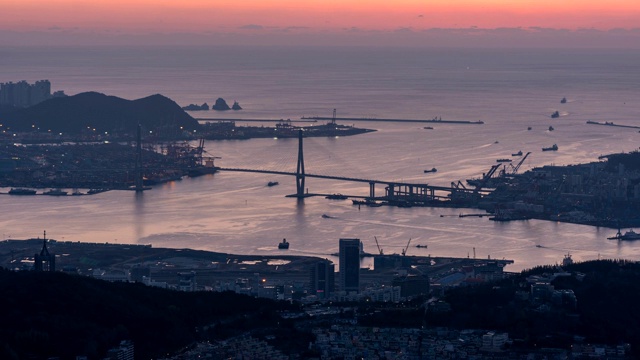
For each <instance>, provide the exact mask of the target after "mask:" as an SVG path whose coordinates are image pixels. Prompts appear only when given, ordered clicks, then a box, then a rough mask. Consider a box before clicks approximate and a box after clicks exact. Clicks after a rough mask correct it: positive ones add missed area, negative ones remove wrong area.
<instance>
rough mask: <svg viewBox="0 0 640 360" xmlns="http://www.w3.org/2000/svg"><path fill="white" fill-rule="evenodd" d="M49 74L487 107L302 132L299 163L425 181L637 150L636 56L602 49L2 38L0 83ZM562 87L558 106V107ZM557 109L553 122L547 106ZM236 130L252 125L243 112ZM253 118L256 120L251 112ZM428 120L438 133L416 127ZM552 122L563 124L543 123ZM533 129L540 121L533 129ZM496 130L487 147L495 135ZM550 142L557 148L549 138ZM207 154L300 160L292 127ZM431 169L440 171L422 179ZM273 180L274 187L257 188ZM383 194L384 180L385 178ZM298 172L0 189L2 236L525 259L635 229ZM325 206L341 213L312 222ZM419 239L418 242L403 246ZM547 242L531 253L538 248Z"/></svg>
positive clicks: (94, 82)
mask: <svg viewBox="0 0 640 360" xmlns="http://www.w3.org/2000/svg"><path fill="white" fill-rule="evenodd" d="M39 79H49V80H50V81H51V82H52V90H65V92H66V93H67V94H70V95H73V94H77V93H79V92H84V91H98V92H102V93H105V94H108V95H114V96H119V97H123V98H127V99H136V98H140V97H145V96H148V95H151V94H155V93H160V94H163V95H165V96H168V97H170V98H172V99H173V100H175V101H176V102H177V103H178V104H180V105H182V106H184V105H187V104H189V103H198V104H201V103H203V102H207V103H209V104H210V105H211V104H212V103H214V102H215V99H216V98H218V97H223V98H225V99H226V100H227V102H229V103H231V102H233V101H234V100H237V101H239V102H240V105H241V106H242V107H243V108H244V110H242V111H240V112H225V113H219V112H214V111H209V112H195V113H193V114H192V115H193V116H194V117H198V118H212V119H213V118H228V117H233V118H247V119H248V118H262V119H281V118H283V119H287V118H290V119H292V120H293V119H298V118H300V117H301V116H314V115H318V116H331V112H332V110H333V109H334V108H336V109H337V113H338V116H339V117H377V118H412V119H430V118H433V117H434V116H438V117H442V119H444V120H482V121H484V122H485V124H484V125H455V124H435V125H434V124H410V123H379V122H358V123H356V124H355V125H356V126H360V127H368V128H374V129H377V130H378V131H377V132H374V133H370V134H365V135H359V136H354V137H344V138H312V139H305V149H304V151H305V165H306V170H307V172H309V173H319V174H331V175H338V176H357V177H364V178H377V179H383V180H402V181H415V182H428V183H429V184H433V185H444V186H448V185H449V184H450V183H451V182H452V181H458V180H462V181H463V182H464V179H466V178H470V177H477V176H480V175H481V174H482V173H483V172H486V171H487V170H488V169H489V167H490V166H491V165H492V164H494V163H495V159H497V158H503V157H510V155H511V153H514V152H517V151H519V150H522V151H523V152H527V151H531V152H532V154H531V155H530V156H529V158H528V159H527V161H526V162H525V163H524V165H523V166H522V168H521V171H524V170H527V169H531V168H532V167H535V166H542V165H546V164H556V165H566V164H574V163H581V162H590V161H597V157H598V156H599V155H601V154H608V153H613V152H628V151H632V150H635V149H638V146H639V144H640V141H639V140H640V134H639V133H638V132H637V131H636V130H633V129H625V128H616V127H604V126H595V125H587V124H586V121H587V120H594V121H602V122H604V121H613V122H615V123H617V124H624V125H639V126H640V52H638V51H635V52H634V51H625V50H620V51H612V50H607V51H606V52H605V51H602V52H599V51H597V50H557V49H556V50H468V49H467V50H456V49H435V50H433V49H427V50H410V49H372V48H361V49H352V48H307V49H292V48H266V47H265V48H232V47H221V48H205V49H197V48H149V49H144V48H142V49H140V48H135V49H134V48H107V49H105V48H102V49H98V48H96V49H87V48H82V49H79V48H68V49H59V48H56V49H25V48H22V49H21V48H2V49H0V82H8V81H19V80H27V81H29V82H33V81H35V80H39ZM562 97H566V98H567V99H568V102H567V103H566V104H560V99H561V98H562ZM555 110H558V111H560V114H561V116H560V118H558V119H551V118H550V114H551V113H552V112H553V111H555ZM237 124H238V125H244V124H247V123H245V122H242V121H238V122H237ZM251 124H255V123H251ZM426 125H432V126H433V127H434V129H433V130H425V129H423V126H426ZM550 125H552V126H553V127H554V128H555V131H552V132H550V131H548V130H547V129H548V127H549V126H550ZM528 126H531V127H532V130H531V131H527V127H528ZM496 141H497V143H496ZM554 143H556V144H558V146H559V151H557V152H542V151H541V148H542V147H545V146H550V145H552V144H554ZM206 150H207V151H208V152H209V153H210V154H212V155H215V156H220V157H222V159H219V160H217V165H220V166H225V167H252V168H260V169H272V170H281V171H293V170H295V166H296V155H297V140H295V139H279V140H276V139H254V140H245V141H217V142H214V141H211V142H208V143H207V144H206ZM432 167H436V168H437V169H438V172H437V173H432V174H424V173H423V170H424V169H431V168H432ZM268 181H279V182H280V185H279V186H274V187H267V186H266V184H267V182H268ZM307 187H308V188H309V191H310V192H320V193H344V194H351V195H366V194H368V186H367V185H365V184H359V183H345V182H339V181H328V180H318V179H307ZM377 190H378V191H379V192H382V191H383V189H382V188H379V189H377ZM294 192H295V180H294V178H293V177H286V176H276V175H273V176H270V175H265V174H249V173H226V172H223V173H217V174H215V175H210V176H204V177H200V178H195V179H188V178H185V179H183V180H182V181H177V182H172V183H168V184H164V185H161V186H157V187H155V188H154V189H153V190H151V191H147V192H145V193H144V194H135V193H133V192H126V191H112V192H107V193H102V194H98V195H94V196H83V197H71V196H70V197H68V198H59V197H44V196H37V197H14V196H2V197H1V198H0V201H2V207H1V208H0V228H1V230H2V235H3V238H14V239H15V238H30V237H37V236H39V235H41V234H42V231H43V230H47V234H49V236H50V237H52V238H55V239H58V240H72V241H89V242H116V243H140V244H149V243H150V244H153V246H156V247H174V248H187V247H188V248H196V249H205V250H212V251H223V252H231V253H239V254H274V253H281V252H279V251H278V250H277V243H278V242H279V241H281V239H282V238H287V240H288V241H289V242H290V243H291V248H290V250H288V253H290V254H304V255H307V254H312V255H318V256H324V255H327V254H330V253H333V252H336V251H337V248H338V239H339V238H340V237H357V238H360V239H361V240H363V242H364V245H365V251H368V252H372V253H374V252H376V249H375V242H374V236H377V238H378V240H379V241H380V243H381V245H382V247H383V248H384V249H385V253H394V252H395V253H400V251H401V249H402V248H403V247H404V246H405V245H406V243H407V241H408V240H409V238H411V239H412V240H411V244H412V246H411V247H410V248H409V251H408V254H409V255H427V254H431V255H433V256H459V257H464V256H467V255H470V256H473V249H474V248H475V252H476V255H477V257H488V256H491V258H500V259H501V258H507V259H513V260H515V264H513V265H510V266H509V267H508V268H507V269H508V270H512V271H517V270H521V269H525V268H530V267H533V266H535V265H540V264H554V263H556V262H559V261H561V260H562V257H563V255H564V254H567V253H571V255H572V257H573V258H574V259H575V260H589V259H596V258H598V257H600V258H625V259H632V260H640V242H625V243H618V242H615V241H610V240H607V239H606V237H607V236H611V235H613V234H614V233H615V230H614V229H607V228H596V227H590V226H583V225H573V224H564V223H555V222H547V221H538V220H529V221H514V222H508V223H496V222H493V221H489V220H488V219H487V218H486V217H483V218H474V217H468V218H459V217H457V216H444V217H441V216H440V215H457V214H459V213H461V212H464V213H471V212H478V211H477V210H469V209H440V208H394V207H381V208H366V207H362V208H361V209H358V208H357V207H355V206H353V205H351V201H335V200H326V199H324V198H309V199H305V200H304V201H303V202H297V201H296V200H295V199H291V198H285V197H284V196H285V195H287V194H291V193H294ZM323 214H327V215H330V216H332V217H334V218H333V219H326V218H322V215H323ZM416 244H423V245H428V248H427V249H424V248H415V247H413V245H416ZM538 244H539V245H543V246H544V248H537V247H536V246H535V245H538Z"/></svg>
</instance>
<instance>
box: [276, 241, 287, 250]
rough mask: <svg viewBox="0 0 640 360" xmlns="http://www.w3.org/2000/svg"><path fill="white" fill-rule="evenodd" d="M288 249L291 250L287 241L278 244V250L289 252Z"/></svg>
mask: <svg viewBox="0 0 640 360" xmlns="http://www.w3.org/2000/svg"><path fill="white" fill-rule="evenodd" d="M288 248H289V243H288V242H287V239H282V242H281V243H279V244H278V249H280V250H287V249H288Z"/></svg>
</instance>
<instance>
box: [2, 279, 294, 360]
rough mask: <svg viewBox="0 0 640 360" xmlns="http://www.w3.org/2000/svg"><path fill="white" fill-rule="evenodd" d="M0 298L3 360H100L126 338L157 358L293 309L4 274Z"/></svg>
mask: <svg viewBox="0 0 640 360" xmlns="http://www.w3.org/2000/svg"><path fill="white" fill-rule="evenodd" d="M0 291H1V293H2V294H3V296H2V297H0V308H2V309H5V311H4V312H3V320H2V322H1V323H0V358H1V359H32V358H33V359H46V358H49V357H51V356H56V357H60V358H61V359H72V358H75V356H77V355H86V356H89V358H90V359H96V358H100V359H101V358H103V357H104V355H105V354H106V352H107V350H108V349H109V348H111V347H114V346H116V345H117V344H118V343H119V342H120V341H121V340H125V339H127V340H133V342H134V346H135V353H136V358H137V359H138V358H139V359H150V358H158V357H159V356H160V355H165V354H167V353H169V352H174V351H176V350H178V349H181V348H183V347H184V346H186V345H188V344H191V343H193V342H194V341H197V340H205V339H211V338H216V337H219V336H223V337H224V336H225V335H234V334H235V332H243V331H247V329H252V328H256V327H261V326H265V325H270V324H273V323H275V322H277V321H273V320H274V319H276V318H277V319H279V317H278V316H277V315H276V314H275V311H276V310H282V309H283V308H288V307H291V305H289V304H287V303H284V302H275V301H271V300H267V299H254V298H252V297H249V296H246V295H240V294H236V293H232V292H223V293H215V292H179V291H172V290H165V289H160V288H153V287H148V286H144V285H141V284H130V283H110V282H106V281H102V280H96V279H93V278H88V277H81V276H77V275H67V274H64V273H59V272H58V273H47V272H33V271H29V272H26V271H25V272H12V271H8V270H3V269H1V268H0ZM221 324H224V325H221ZM205 326H206V327H205Z"/></svg>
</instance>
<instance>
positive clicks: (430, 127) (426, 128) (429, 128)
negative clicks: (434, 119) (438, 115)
mask: <svg viewBox="0 0 640 360" xmlns="http://www.w3.org/2000/svg"><path fill="white" fill-rule="evenodd" d="M424 129H425V130H433V127H432V126H425V127H424Z"/></svg>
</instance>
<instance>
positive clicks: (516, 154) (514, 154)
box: [511, 150, 522, 156]
mask: <svg viewBox="0 0 640 360" xmlns="http://www.w3.org/2000/svg"><path fill="white" fill-rule="evenodd" d="M511 156H522V150H520V151H518V152H517V153H513V154H511Z"/></svg>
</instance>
